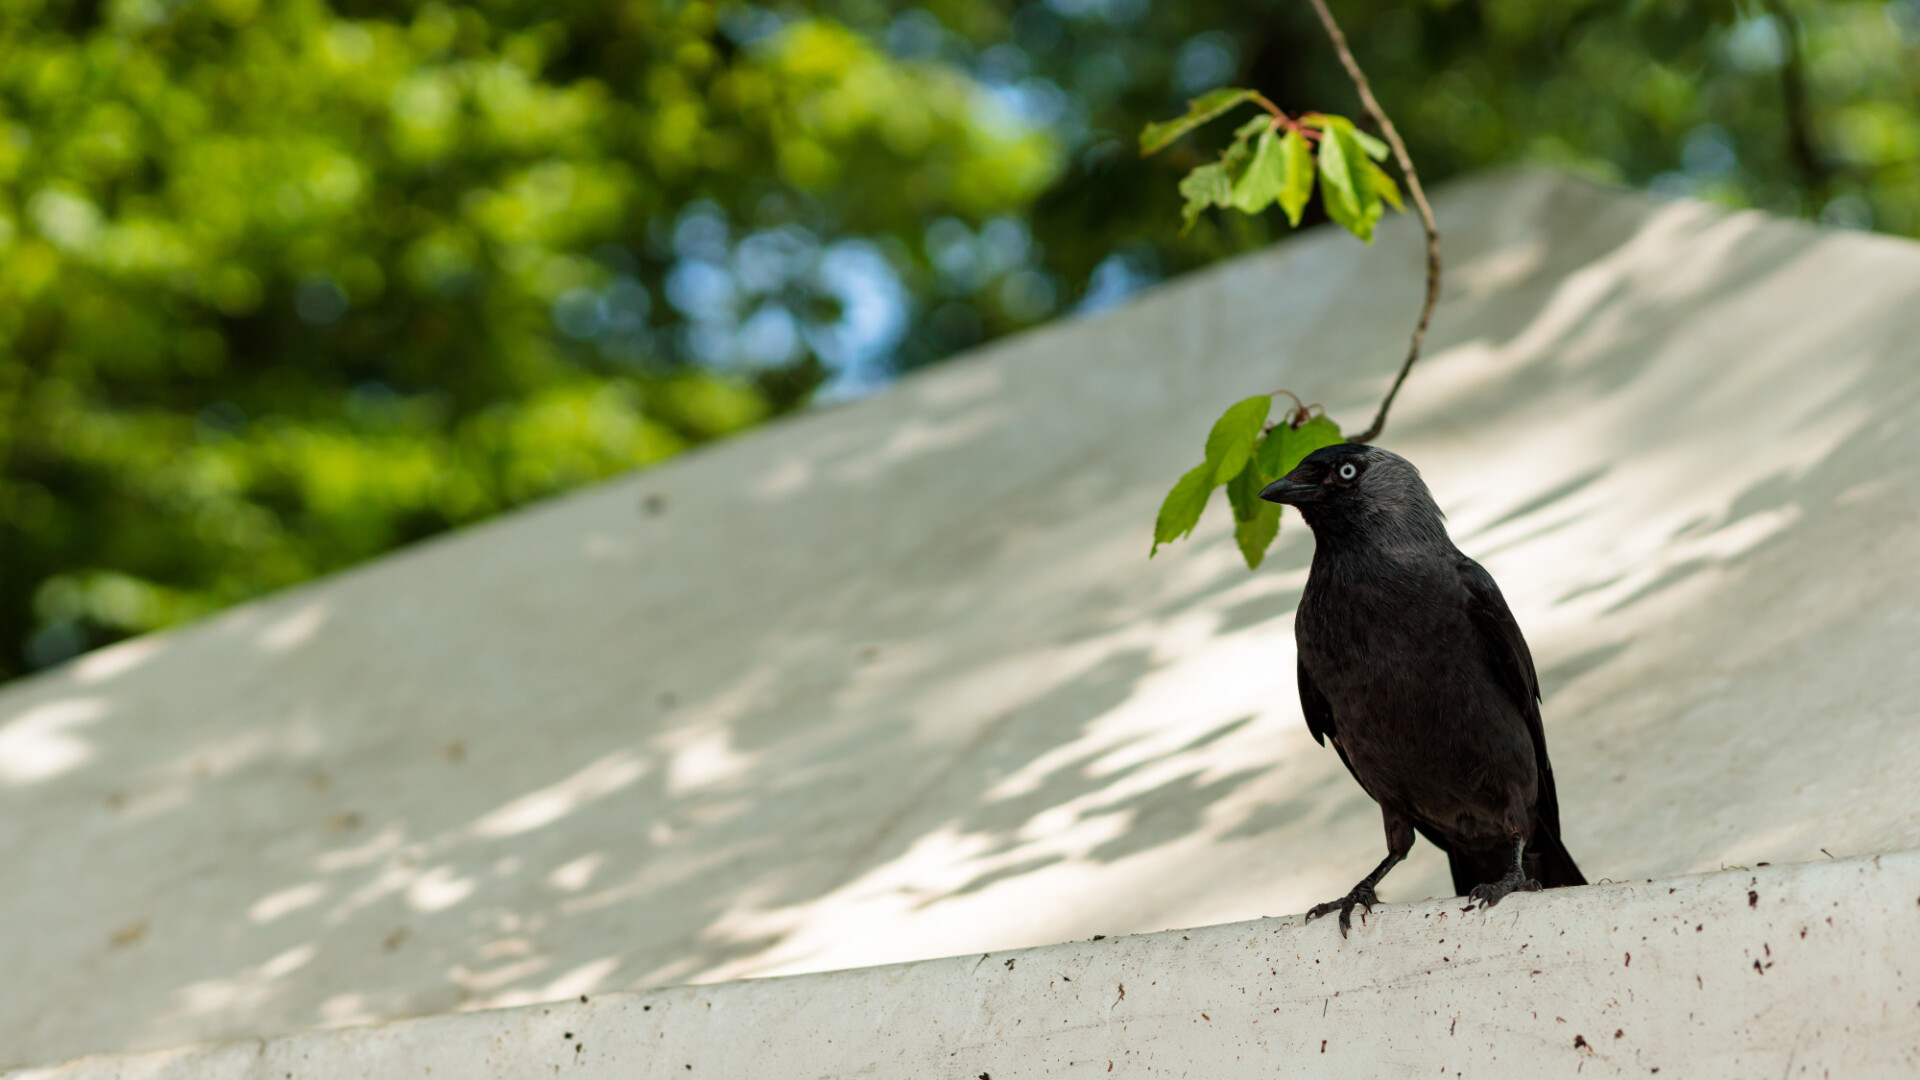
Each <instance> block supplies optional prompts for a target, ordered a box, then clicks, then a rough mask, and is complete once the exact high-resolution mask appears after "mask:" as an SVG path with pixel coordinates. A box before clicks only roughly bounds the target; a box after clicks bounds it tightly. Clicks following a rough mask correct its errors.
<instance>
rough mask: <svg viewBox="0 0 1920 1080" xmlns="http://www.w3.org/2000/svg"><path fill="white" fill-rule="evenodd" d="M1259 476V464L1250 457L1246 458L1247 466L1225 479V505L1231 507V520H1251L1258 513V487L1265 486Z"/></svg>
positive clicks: (1259, 505) (1259, 506)
mask: <svg viewBox="0 0 1920 1080" xmlns="http://www.w3.org/2000/svg"><path fill="white" fill-rule="evenodd" d="M1265 486H1266V484H1264V483H1263V482H1262V481H1261V477H1260V466H1259V464H1258V463H1257V462H1256V461H1255V460H1254V459H1253V458H1252V457H1249V458H1247V467H1246V468H1244V469H1241V470H1240V471H1239V472H1238V473H1236V474H1234V477H1233V479H1231V480H1229V481H1227V505H1228V506H1231V507H1233V520H1235V521H1252V520H1253V519H1254V517H1255V515H1257V514H1259V513H1260V508H1261V507H1262V506H1266V505H1268V504H1267V503H1264V502H1261V501H1260V489H1261V488H1263V487H1265Z"/></svg>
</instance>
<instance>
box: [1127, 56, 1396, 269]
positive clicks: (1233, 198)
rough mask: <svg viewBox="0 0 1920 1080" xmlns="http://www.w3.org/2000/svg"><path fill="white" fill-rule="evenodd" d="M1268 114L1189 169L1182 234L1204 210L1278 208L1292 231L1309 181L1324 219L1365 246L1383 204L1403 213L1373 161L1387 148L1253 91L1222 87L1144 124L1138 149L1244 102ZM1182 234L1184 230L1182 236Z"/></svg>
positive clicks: (1344, 122) (1160, 145)
mask: <svg viewBox="0 0 1920 1080" xmlns="http://www.w3.org/2000/svg"><path fill="white" fill-rule="evenodd" d="M1249 103H1252V104H1258V105H1261V106H1263V107H1264V108H1266V109H1267V111H1266V112H1263V113H1262V114H1261V115H1259V116H1256V117H1254V118H1253V119H1251V120H1248V121H1247V122H1245V123H1243V124H1241V125H1240V126H1239V127H1238V128H1236V129H1235V130H1234V133H1233V139H1232V141H1231V142H1229V143H1228V144H1227V146H1226V148H1225V149H1224V150H1222V151H1221V152H1220V157H1219V160H1217V161H1213V162H1209V163H1207V164H1204V165H1199V166H1196V167H1195V168H1194V169H1193V170H1192V171H1191V172H1189V173H1188V174H1187V175H1186V176H1185V177H1184V178H1183V179H1182V180H1181V181H1180V195H1181V197H1182V199H1183V200H1184V202H1185V206H1184V207H1183V210H1182V214H1183V216H1184V217H1185V219H1186V224H1185V226H1184V229H1191V228H1192V227H1193V224H1194V222H1195V221H1197V220H1199V217H1200V215H1201V213H1202V212H1204V211H1205V210H1206V209H1207V208H1208V207H1216V206H1217V207H1221V208H1223V209H1233V210H1238V211H1240V212H1241V213H1243V214H1259V213H1261V212H1262V211H1264V210H1266V209H1267V208H1268V207H1270V206H1274V205H1278V206H1279V207H1280V209H1281V211H1282V212H1283V213H1285V214H1286V216H1287V223H1288V224H1289V225H1292V226H1295V227H1297V226H1299V224H1300V217H1301V214H1302V213H1303V212H1305V210H1306V208H1307V204H1308V202H1310V201H1311V200H1312V198H1313V191H1314V187H1315V181H1316V178H1317V180H1318V185H1319V188H1320V193H1321V194H1320V198H1321V203H1322V205H1323V206H1324V208H1325V210H1326V213H1327V217H1328V218H1330V219H1331V220H1332V221H1333V222H1334V223H1335V224H1338V225H1339V226H1341V227H1342V228H1344V229H1346V230H1347V231H1348V232H1351V233H1353V234H1354V235H1355V236H1357V237H1359V238H1360V239H1361V240H1364V241H1366V242H1368V243H1372V242H1373V229H1374V226H1375V225H1377V224H1378V223H1379V221H1380V217H1381V215H1382V213H1383V212H1384V208H1385V207H1386V206H1389V205H1390V206H1392V207H1393V208H1394V209H1396V210H1404V209H1405V206H1404V205H1403V204H1402V202H1401V198H1400V186H1399V184H1398V183H1396V182H1395V181H1394V179H1393V177H1392V176H1391V175H1389V174H1388V173H1387V171H1386V170H1385V169H1382V168H1381V167H1380V164H1379V163H1380V162H1382V161H1385V160H1386V159H1387V145H1386V144H1385V143H1383V142H1381V141H1380V140H1379V139H1376V138H1374V137H1373V136H1371V135H1369V134H1367V133H1366V132H1364V131H1361V130H1360V129H1359V128H1357V127H1355V126H1354V124H1353V121H1351V120H1349V119H1347V118H1346V117H1344V116H1336V115H1334V114H1332V113H1307V114H1305V115H1303V116H1301V117H1299V118H1298V119H1294V118H1291V117H1288V116H1286V114H1284V113H1282V112H1280V111H1279V110H1278V109H1276V108H1273V107H1272V106H1271V104H1270V103H1268V102H1267V100H1266V98H1265V97H1263V96H1262V95H1261V94H1259V93H1258V92H1257V91H1253V90H1247V89H1242V88H1222V89H1219V90H1212V91H1208V92H1207V93H1205V94H1201V95H1200V96H1198V97H1196V98H1194V99H1192V100H1191V101H1189V102H1188V103H1187V111H1186V113H1185V114H1183V115H1181V116H1178V117H1175V118H1174V119H1172V120H1162V121H1157V122H1155V123H1151V124H1148V125H1147V126H1146V127H1145V128H1144V129H1142V130H1141V133H1140V151H1141V153H1143V154H1153V153H1157V152H1159V151H1161V150H1164V149H1166V148H1167V147H1168V146H1171V145H1172V144H1173V143H1174V142H1176V141H1177V140H1179V139H1180V138H1181V137H1182V136H1184V135H1186V134H1188V133H1189V132H1192V131H1194V130H1196V129H1198V128H1200V127H1202V126H1204V125H1205V124H1207V123H1209V122H1211V121H1213V120H1216V119H1218V118H1220V117H1222V116H1225V115H1226V114H1227V113H1228V112H1231V111H1232V110H1233V109H1234V108H1236V107H1238V106H1240V105H1245V104H1249ZM1184 229H1183V231H1184Z"/></svg>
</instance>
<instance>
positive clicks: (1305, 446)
mask: <svg viewBox="0 0 1920 1080" xmlns="http://www.w3.org/2000/svg"><path fill="white" fill-rule="evenodd" d="M1274 430H1275V431H1278V430H1280V429H1279V428H1275V429H1274ZM1346 441H1347V440H1346V439H1345V437H1343V436H1342V435H1341V434H1340V426H1339V425H1338V424H1335V423H1334V422H1333V421H1331V420H1329V419H1327V418H1326V417H1325V416H1316V417H1314V418H1313V419H1311V420H1309V421H1307V422H1306V423H1304V424H1301V425H1300V426H1299V427H1297V428H1292V429H1290V430H1288V432H1287V441H1286V445H1285V446H1284V447H1283V448H1282V449H1283V452H1282V453H1281V455H1280V460H1279V463H1278V465H1279V469H1280V471H1279V472H1277V473H1274V475H1275V476H1285V475H1287V474H1288V473H1290V472H1292V471H1293V470H1294V468H1295V467H1296V466H1298V465H1299V464H1300V462H1301V461H1303V460H1305V458H1306V456H1307V455H1308V454H1311V453H1313V452H1314V451H1315V450H1318V449H1320V448H1321V447H1323V446H1332V445H1334V444H1335V443H1343V442H1346Z"/></svg>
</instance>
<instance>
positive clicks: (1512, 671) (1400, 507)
mask: <svg viewBox="0 0 1920 1080" xmlns="http://www.w3.org/2000/svg"><path fill="white" fill-rule="evenodd" d="M1260 497H1261V498H1263V499H1266V500H1267V501H1269V502H1277V503H1285V504H1287V505H1289V506H1293V507H1296V508H1297V509H1298V510H1299V511H1300V516H1301V517H1303V518H1305V519H1306V522H1307V525H1308V526H1309V527H1311V528H1312V529H1313V539H1314V550H1313V569H1312V570H1311V571H1310V572H1309V573H1308V575H1307V588H1306V592H1305V593H1304V594H1303V595H1302V596H1301V597H1300V610H1299V613H1298V615H1296V616H1295V619H1294V638H1295V640H1296V641H1297V642H1298V644H1299V654H1300V668H1299V682H1300V707H1301V709H1302V710H1303V711H1304V712H1305V713H1306V716H1307V729H1308V730H1310V731H1312V732H1313V737H1314V739H1315V740H1316V741H1318V742H1319V743H1320V744H1321V745H1322V746H1324V745H1326V743H1327V741H1328V740H1332V742H1333V749H1334V751H1335V752H1336V753H1338V754H1339V755H1340V761H1341V763H1342V764H1344V765H1346V767H1347V771H1348V772H1350V773H1352V774H1353V778H1354V779H1355V780H1358V781H1359V782H1360V786H1361V787H1362V788H1365V789H1366V792H1367V794H1368V795H1371V796H1372V797H1373V801H1374V802H1376V803H1379V804H1380V814H1381V816H1382V817H1383V818H1384V819H1385V823H1386V829H1387V857H1386V858H1385V859H1384V860H1382V861H1381V863H1380V865H1379V866H1377V867H1375V868H1374V871H1373V873H1371V874H1368V875H1367V876H1366V877H1365V878H1362V879H1361V881H1360V883H1359V884H1358V885H1355V886H1354V887H1353V891H1352V892H1349V893H1348V894H1347V895H1345V896H1343V897H1341V898H1340V899H1338V900H1335V901H1333V902H1331V903H1326V904H1320V905H1318V906H1317V907H1315V908H1313V910H1311V911H1309V912H1307V918H1308V919H1310V920H1311V919H1314V918H1318V917H1319V916H1321V915H1326V914H1330V913H1332V912H1335V911H1338V912H1339V913H1340V934H1341V936H1342V937H1345V936H1346V933H1347V929H1348V927H1349V926H1350V925H1352V918H1353V909H1354V907H1355V906H1359V907H1361V908H1362V909H1363V912H1364V911H1366V910H1371V908H1372V906H1373V905H1374V904H1377V903H1379V898H1378V897H1376V896H1375V895H1374V892H1373V889H1374V886H1376V885H1378V884H1380V879H1381V878H1383V877H1386V876H1387V871H1389V870H1391V869H1393V867H1394V865H1395V864H1396V863H1398V862H1399V861H1400V860H1402V859H1404V858H1406V857H1407V852H1408V851H1409V850H1411V849H1412V847H1413V835H1414V833H1415V831H1418V832H1419V834H1420V835H1422V836H1424V837H1426V838H1427V839H1428V840H1429V841H1431V842H1432V843H1433V844H1435V845H1436V846H1438V847H1439V848H1440V849H1441V850H1442V851H1445V852H1446V853H1447V861H1448V863H1449V864H1450V865H1451V867H1452V869H1453V887H1454V889H1456V890H1457V891H1459V892H1461V893H1464V894H1466V895H1467V896H1468V897H1470V898H1471V899H1472V900H1475V901H1478V902H1479V903H1480V904H1482V905H1483V906H1485V907H1492V906H1493V905H1494V904H1496V903H1499V902H1500V898H1501V897H1503V896H1506V895H1507V894H1508V893H1510V892H1513V891H1515V890H1516V889H1523V890H1534V889H1538V888H1540V887H1541V886H1542V885H1545V886H1548V887H1553V886H1560V885H1585V884H1586V883H1587V881H1586V878H1584V877H1582V876H1581V874H1580V868H1579V867H1578V866H1576V865H1574V862H1573V857H1572V856H1571V855H1568V854H1567V849H1566V848H1565V847H1564V846H1563V845H1562V844H1561V843H1560V806H1559V801H1558V799H1557V797H1556V796H1555V794H1554V789H1553V766H1552V765H1551V764H1549V763H1548V761H1547V740H1546V735H1545V733H1544V732H1543V731H1542V730H1541V727H1540V683H1539V680H1538V679H1537V678H1536V677H1535V675H1534V671H1533V656H1532V654H1530V653H1529V652H1528V651H1527V642H1526V639H1525V638H1524V637H1522V636H1521V634H1520V627H1519V625H1518V624H1517V623H1515V622H1514V621H1513V613H1512V612H1510V611H1508V610H1507V602H1506V600H1505V599H1504V598H1503V597H1501V595H1500V587H1499V586H1498V585H1495V584H1494V583H1493V578H1492V577H1491V576H1490V575H1489V574H1488V573H1487V572H1486V571H1485V570H1483V569H1481V567H1480V564H1479V563H1476V562H1474V561H1473V560H1472V559H1469V558H1467V557H1466V556H1465V555H1463V554H1461V553H1460V549H1459V548H1456V547H1454V546H1453V541H1452V540H1451V539H1449V538H1448V536H1447V528H1446V525H1445V524H1444V523H1443V522H1444V518H1443V515H1442V514H1441V513H1440V508H1439V506H1437V505H1435V503H1434V501H1433V496H1432V495H1431V494H1429V493H1428V492H1427V485H1426V484H1425V483H1424V482H1422V481H1421V479H1420V473H1419V471H1418V470H1416V469H1415V468H1414V467H1413V465H1412V463H1411V462H1409V461H1407V459H1405V458H1403V457H1401V456H1400V455H1398V454H1395V453H1391V452H1389V451H1386V450H1382V449H1380V448H1379V447H1375V446H1362V445H1357V444H1352V443H1341V444H1336V445H1334V446H1328V447H1323V448H1321V449H1319V450H1316V451H1314V452H1313V453H1312V454H1309V455H1308V456H1307V458H1306V459H1305V460H1303V461H1302V462H1300V464H1299V466H1298V467H1296V468H1295V469H1294V470H1293V471H1292V472H1290V473H1288V474H1287V475H1286V476H1284V477H1282V478H1281V479H1279V480H1275V481H1274V482H1273V483H1271V484H1269V485H1267V487H1266V489H1265V490H1263V491H1261V492H1260Z"/></svg>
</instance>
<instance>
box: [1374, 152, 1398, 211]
mask: <svg viewBox="0 0 1920 1080" xmlns="http://www.w3.org/2000/svg"><path fill="white" fill-rule="evenodd" d="M1367 184H1368V186H1370V187H1372V188H1373V190H1374V192H1375V193H1376V194H1378V195H1379V196H1380V197H1381V198H1383V199H1385V200H1387V202H1388V203H1390V204H1392V206H1393V208H1394V209H1395V210H1398V211H1400V212H1401V213H1405V212H1406V209H1407V205H1406V204H1405V203H1403V202H1401V201H1400V185H1399V184H1396V183H1394V182H1393V176H1392V175H1391V174H1389V173H1388V172H1387V170H1385V169H1383V168H1381V167H1380V166H1378V165H1375V164H1374V163H1373V162H1371V161H1369V162H1367Z"/></svg>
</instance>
